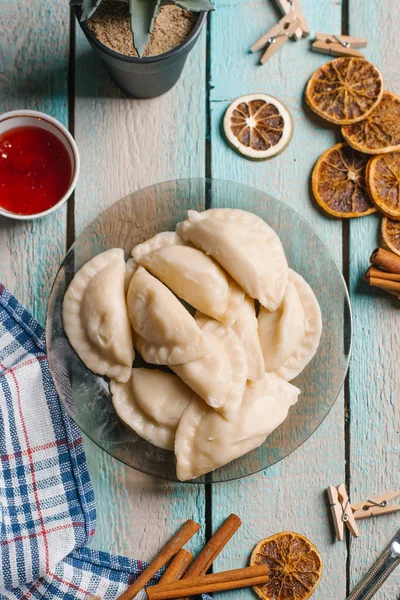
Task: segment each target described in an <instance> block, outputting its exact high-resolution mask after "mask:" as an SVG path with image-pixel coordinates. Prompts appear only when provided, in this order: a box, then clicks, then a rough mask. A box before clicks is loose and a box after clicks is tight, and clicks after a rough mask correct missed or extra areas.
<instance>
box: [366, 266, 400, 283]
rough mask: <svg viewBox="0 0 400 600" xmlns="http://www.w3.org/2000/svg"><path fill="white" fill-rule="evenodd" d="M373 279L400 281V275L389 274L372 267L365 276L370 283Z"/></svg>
mask: <svg viewBox="0 0 400 600" xmlns="http://www.w3.org/2000/svg"><path fill="white" fill-rule="evenodd" d="M371 277H372V278H378V279H388V280H390V281H400V275H398V274H397V273H388V272H387V271H382V269H378V268H377V267H370V268H369V269H368V270H367V272H366V273H365V275H364V279H365V281H367V282H368V283H369V281H370V279H371Z"/></svg>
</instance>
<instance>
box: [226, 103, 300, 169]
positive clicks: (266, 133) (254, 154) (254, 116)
mask: <svg viewBox="0 0 400 600" xmlns="http://www.w3.org/2000/svg"><path fill="white" fill-rule="evenodd" d="M223 128H224V133H225V137H226V139H227V140H228V142H229V144H230V145H231V146H232V148H233V149H234V150H236V151H237V152H239V154H241V155H242V156H244V157H246V158H250V159H252V160H266V159H267V158H272V157H273V156H275V155H276V154H279V153H280V152H282V150H284V149H285V148H286V146H287V145H288V143H289V142H290V139H291V137H292V133H293V122H292V117H291V116H290V113H289V111H288V110H287V108H286V107H285V106H284V105H283V104H282V102H280V101H279V100H277V99H276V98H273V97H272V96H269V95H267V94H248V95H247V96H242V97H241V98H237V99H236V100H234V101H233V102H232V104H231V105H230V106H228V108H227V110H226V112H225V116H224V122H223Z"/></svg>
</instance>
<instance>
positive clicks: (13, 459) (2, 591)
mask: <svg viewBox="0 0 400 600" xmlns="http://www.w3.org/2000/svg"><path fill="white" fill-rule="evenodd" d="M95 520H96V513H95V504H94V495H93V489H92V486H91V483H90V478H89V473H88V470H87V465H86V459H85V454H84V449H83V445H82V438H81V432H80V430H79V428H78V427H77V426H76V425H75V424H74V423H73V421H72V420H71V418H70V417H69V416H68V414H67V413H66V412H65V410H64V409H63V407H62V405H61V403H60V401H59V399H58V396H57V393H56V390H55V388H54V384H53V381H52V378H51V375H50V372H49V367H48V364H47V359H46V348H45V338H44V331H43V329H42V327H41V326H40V325H39V324H38V323H37V322H36V321H35V320H34V319H33V318H32V317H31V315H30V314H29V313H28V312H27V310H26V309H25V308H24V307H23V306H21V304H19V303H18V302H17V301H16V300H15V298H14V297H13V296H12V295H11V294H10V292H9V291H8V290H6V289H5V287H4V286H2V285H1V284H0V600H3V599H5V598H7V599H11V600H28V599H30V598H32V599H36V600H39V599H40V600H50V599H54V600H77V599H78V600H79V599H82V600H83V599H84V598H90V596H92V597H95V598H96V597H98V598H101V599H102V600H115V599H116V598H117V597H118V596H119V595H120V594H121V593H122V592H123V591H124V589H126V587H127V585H128V584H129V583H131V582H132V581H133V580H134V579H135V578H136V577H137V576H138V575H139V574H140V573H141V571H142V570H143V568H145V566H146V564H145V563H142V562H141V561H135V560H129V559H126V558H122V557H118V556H113V555H110V554H108V553H105V552H97V551H94V550H90V549H88V548H84V547H83V546H84V545H85V544H86V543H87V542H88V541H89V539H90V537H91V536H92V535H93V533H94V529H95Z"/></svg>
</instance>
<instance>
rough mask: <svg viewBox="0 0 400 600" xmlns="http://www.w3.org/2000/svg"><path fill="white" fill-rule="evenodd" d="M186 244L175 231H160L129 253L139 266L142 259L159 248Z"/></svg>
mask: <svg viewBox="0 0 400 600" xmlns="http://www.w3.org/2000/svg"><path fill="white" fill-rule="evenodd" d="M187 245H188V244H187V242H185V240H184V239H183V238H181V236H180V235H178V234H177V233H176V231H162V232H161V233H157V234H156V235H154V236H153V237H152V238H150V239H148V240H146V241H145V242H142V243H141V244H138V245H137V246H135V247H134V248H133V250H132V252H131V254H132V256H133V258H134V259H135V261H136V262H137V263H139V264H141V261H142V258H143V257H144V256H147V254H150V253H151V252H155V251H156V250H159V249H160V248H168V246H187Z"/></svg>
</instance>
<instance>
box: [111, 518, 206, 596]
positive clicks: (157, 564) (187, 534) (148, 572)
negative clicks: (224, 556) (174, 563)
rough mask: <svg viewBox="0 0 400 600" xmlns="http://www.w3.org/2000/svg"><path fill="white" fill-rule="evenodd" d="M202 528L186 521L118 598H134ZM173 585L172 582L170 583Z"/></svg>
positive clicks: (190, 521)
mask: <svg viewBox="0 0 400 600" xmlns="http://www.w3.org/2000/svg"><path fill="white" fill-rule="evenodd" d="M199 529H200V525H199V524H198V523H195V522H194V521H192V520H191V519H189V520H188V521H186V523H184V524H183V525H182V527H181V528H180V529H179V530H178V531H177V532H176V534H175V535H174V536H173V537H172V538H171V539H170V541H169V542H168V543H167V544H166V545H165V546H164V548H163V549H162V550H161V552H160V553H159V554H157V556H156V558H155V559H154V560H153V562H152V563H150V565H149V566H148V567H147V569H145V570H144V571H143V573H141V574H140V575H139V577H138V578H137V579H136V580H135V581H134V582H133V583H132V585H130V586H129V587H128V589H127V590H126V591H125V592H124V593H123V594H122V596H120V597H119V599H118V600H132V599H133V598H134V597H135V596H136V594H137V593H138V592H140V590H141V589H143V588H144V586H145V585H146V583H148V582H149V581H150V579H151V578H152V577H153V575H155V574H156V573H157V571H158V570H159V569H161V567H163V566H164V565H165V564H166V563H167V562H168V561H169V559H170V558H172V557H173V556H174V555H175V554H176V553H177V552H178V550H179V549H180V548H182V546H183V545H184V544H186V542H187V541H188V540H190V538H191V537H192V536H193V535H194V534H195V533H196V531H198V530H199ZM169 585H171V584H169Z"/></svg>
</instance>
